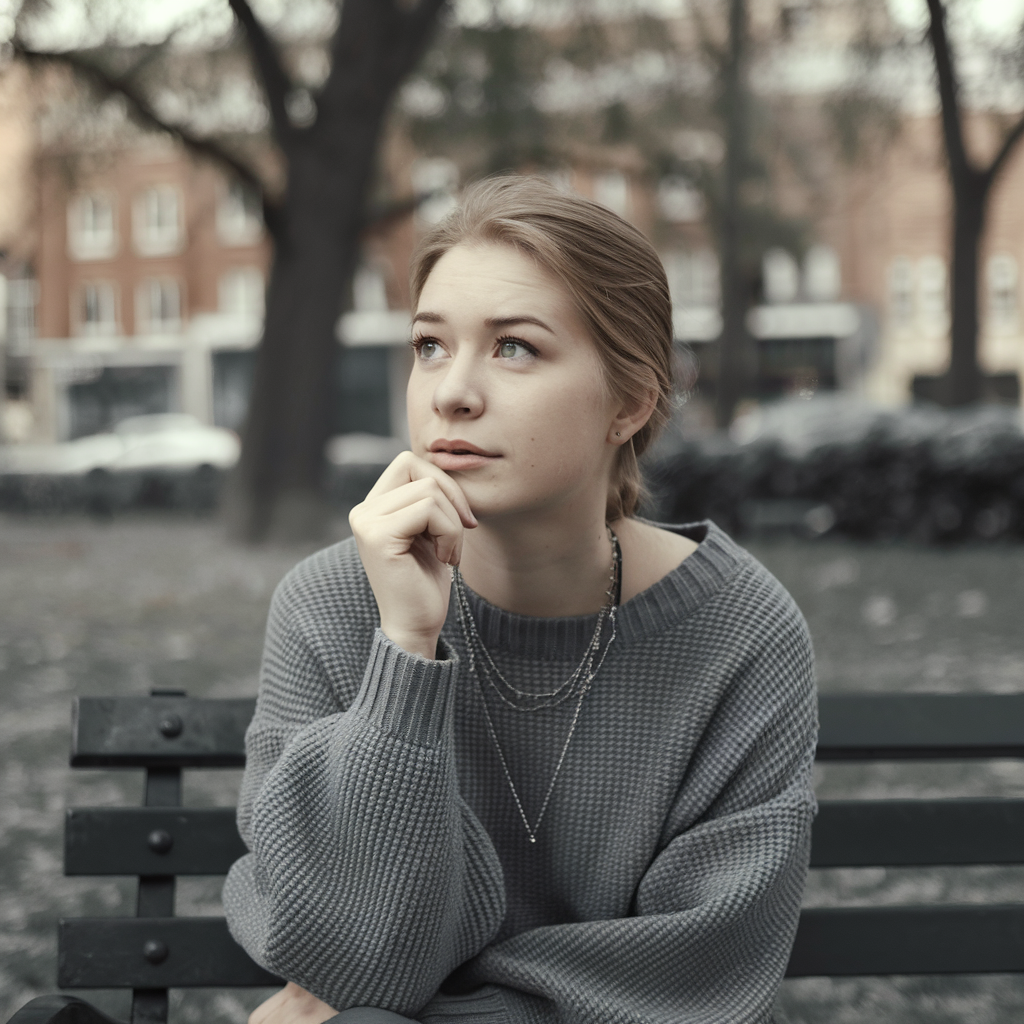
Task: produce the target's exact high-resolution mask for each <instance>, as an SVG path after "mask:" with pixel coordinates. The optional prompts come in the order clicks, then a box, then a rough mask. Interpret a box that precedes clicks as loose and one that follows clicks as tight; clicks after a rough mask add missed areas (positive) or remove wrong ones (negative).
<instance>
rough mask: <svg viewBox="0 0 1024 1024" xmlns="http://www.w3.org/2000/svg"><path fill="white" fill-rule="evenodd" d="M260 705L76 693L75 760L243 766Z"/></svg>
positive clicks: (84, 763) (82, 763) (78, 763)
mask: <svg viewBox="0 0 1024 1024" xmlns="http://www.w3.org/2000/svg"><path fill="white" fill-rule="evenodd" d="M255 704H256V702H255V701H254V700H252V699H248V698H246V699H241V698H239V699H230V700H213V699H209V700H206V699H202V698H188V697H111V698H106V697H77V698H75V701H74V706H73V712H72V714H73V722H72V738H71V765H72V767H74V768H147V767H157V768H241V767H242V766H243V765H244V764H245V730H246V727H247V726H248V724H249V722H250V721H251V719H252V715H253V711H254V709H255ZM162 727H163V728H162Z"/></svg>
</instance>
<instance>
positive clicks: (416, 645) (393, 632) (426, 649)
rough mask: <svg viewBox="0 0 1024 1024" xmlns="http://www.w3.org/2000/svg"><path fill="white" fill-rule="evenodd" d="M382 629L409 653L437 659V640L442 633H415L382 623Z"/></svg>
mask: <svg viewBox="0 0 1024 1024" xmlns="http://www.w3.org/2000/svg"><path fill="white" fill-rule="evenodd" d="M380 628H381V631H382V632H383V633H384V635H385V636H386V637H387V638H388V639H389V640H390V641H391V642H392V643H393V644H394V645H395V646H396V647H401V648H402V650H403V651H406V652H407V653H409V654H418V655H419V656H420V657H421V658H426V659H427V660H428V661H436V660H437V641H438V638H439V637H440V635H441V634H440V633H439V632H438V633H414V632H409V631H408V630H402V629H393V628H390V627H389V626H387V625H385V624H384V623H381V627H380Z"/></svg>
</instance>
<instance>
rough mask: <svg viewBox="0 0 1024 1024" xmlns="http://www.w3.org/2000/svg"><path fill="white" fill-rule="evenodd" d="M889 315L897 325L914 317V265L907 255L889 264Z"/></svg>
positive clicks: (902, 324)
mask: <svg viewBox="0 0 1024 1024" xmlns="http://www.w3.org/2000/svg"><path fill="white" fill-rule="evenodd" d="M889 316H890V318H891V320H892V322H893V324H895V325H896V326H897V327H904V326H906V325H907V324H909V323H910V322H911V320H913V319H914V265H913V264H912V263H911V262H910V260H908V259H907V258H906V257H905V256H897V257H896V259H894V260H893V261H892V263H891V264H890V265H889Z"/></svg>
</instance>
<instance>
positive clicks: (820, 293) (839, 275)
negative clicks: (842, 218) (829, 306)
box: [803, 245, 843, 302]
mask: <svg viewBox="0 0 1024 1024" xmlns="http://www.w3.org/2000/svg"><path fill="white" fill-rule="evenodd" d="M803 276H804V294H805V295H806V296H807V298H808V300H809V301H811V302H837V301H838V300H839V297H840V295H841V294H842V291H843V270H842V265H841V263H840V260H839V253H837V252H836V251H835V249H833V248H832V246H830V245H812V246H811V247H810V249H808V250H807V252H806V253H805V254H804V275H803Z"/></svg>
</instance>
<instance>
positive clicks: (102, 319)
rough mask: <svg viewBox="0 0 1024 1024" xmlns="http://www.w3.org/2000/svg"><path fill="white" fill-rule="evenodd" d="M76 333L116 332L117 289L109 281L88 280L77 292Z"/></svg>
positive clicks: (97, 333) (98, 333)
mask: <svg viewBox="0 0 1024 1024" xmlns="http://www.w3.org/2000/svg"><path fill="white" fill-rule="evenodd" d="M75 312H76V315H75V317H74V319H75V322H76V324H77V326H78V333H79V334H84V335H100V334H116V333H117V290H116V288H115V287H114V285H113V283H112V282H110V281H90V282H88V283H87V284H83V285H82V287H81V288H80V289H79V292H78V308H77V310H76V311H75Z"/></svg>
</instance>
